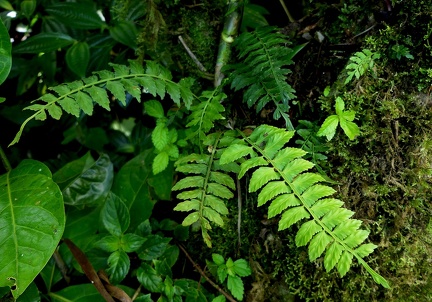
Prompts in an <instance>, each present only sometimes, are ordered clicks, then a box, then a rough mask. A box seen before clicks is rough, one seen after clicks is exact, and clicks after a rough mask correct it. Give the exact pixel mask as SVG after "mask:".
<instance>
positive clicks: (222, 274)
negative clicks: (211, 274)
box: [217, 263, 228, 282]
mask: <svg viewBox="0 0 432 302" xmlns="http://www.w3.org/2000/svg"><path fill="white" fill-rule="evenodd" d="M217 276H218V278H219V282H225V280H226V278H227V277H228V271H227V267H226V265H225V263H223V264H221V265H219V267H218V268H217Z"/></svg>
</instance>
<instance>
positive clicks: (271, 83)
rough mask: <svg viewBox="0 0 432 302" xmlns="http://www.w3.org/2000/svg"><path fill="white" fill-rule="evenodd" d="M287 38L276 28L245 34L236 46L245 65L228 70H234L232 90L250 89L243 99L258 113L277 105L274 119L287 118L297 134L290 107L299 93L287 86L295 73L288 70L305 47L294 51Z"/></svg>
mask: <svg viewBox="0 0 432 302" xmlns="http://www.w3.org/2000/svg"><path fill="white" fill-rule="evenodd" d="M288 43H289V42H288V40H287V38H286V37H285V36H284V35H283V34H281V33H279V32H277V31H276V28H275V27H261V28H258V29H256V30H255V31H253V32H245V33H243V34H241V35H240V36H239V37H238V38H237V39H236V41H235V43H234V45H235V46H236V47H237V48H238V49H239V58H240V59H244V61H243V62H242V63H239V64H235V65H231V66H228V67H227V69H229V70H233V72H232V76H231V77H230V78H231V81H232V82H231V88H234V89H235V90H236V91H237V90H239V89H242V88H245V87H247V88H246V91H245V93H244V96H243V99H244V101H245V102H246V103H247V104H248V106H249V107H252V106H254V105H255V104H256V110H257V112H259V111H261V109H263V108H264V106H265V105H267V104H268V103H269V102H273V103H274V105H276V109H275V111H274V114H273V118H274V119H276V120H277V119H279V118H280V117H283V118H284V119H285V120H286V123H287V126H288V127H289V128H290V129H292V130H294V128H293V126H292V124H291V121H290V119H289V116H288V114H287V112H288V110H289V108H290V103H289V101H290V100H292V99H294V98H295V95H294V93H295V90H294V89H293V88H292V87H291V85H289V84H288V83H287V82H286V75H287V74H289V73H291V70H290V69H288V68H286V67H284V66H287V65H290V64H293V61H292V58H293V57H294V55H295V54H296V53H297V52H299V51H300V50H301V49H302V48H303V47H304V45H305V44H303V45H300V46H297V47H295V48H293V49H291V48H288V47H287V46H286V45H287V44H288Z"/></svg>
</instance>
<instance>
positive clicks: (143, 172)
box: [112, 150, 154, 230]
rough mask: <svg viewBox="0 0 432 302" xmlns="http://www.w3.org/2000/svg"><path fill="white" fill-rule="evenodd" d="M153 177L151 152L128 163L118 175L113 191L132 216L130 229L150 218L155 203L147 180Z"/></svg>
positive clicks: (140, 155)
mask: <svg viewBox="0 0 432 302" xmlns="http://www.w3.org/2000/svg"><path fill="white" fill-rule="evenodd" d="M150 175H151V150H150V151H149V150H148V151H145V152H143V153H141V154H139V155H138V156H136V157H134V158H133V159H131V160H130V161H128V162H127V163H126V164H125V165H124V166H123V167H121V169H120V171H119V172H118V173H117V174H116V176H115V179H114V184H113V187H112V191H113V192H114V193H115V194H116V195H117V196H118V197H120V198H121V199H122V200H123V202H124V203H125V205H126V206H127V208H128V209H129V213H130V216H131V221H130V229H131V230H134V229H135V228H136V227H137V226H138V225H139V224H140V223H141V222H142V221H144V220H146V219H148V218H150V215H151V213H152V209H153V205H154V201H153V200H152V199H151V197H150V192H149V186H148V185H147V180H148V178H149V177H150Z"/></svg>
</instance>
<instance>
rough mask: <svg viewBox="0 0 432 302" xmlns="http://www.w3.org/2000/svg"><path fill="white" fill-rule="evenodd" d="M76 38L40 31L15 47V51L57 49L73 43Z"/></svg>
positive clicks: (34, 51) (27, 51)
mask: <svg viewBox="0 0 432 302" xmlns="http://www.w3.org/2000/svg"><path fill="white" fill-rule="evenodd" d="M74 42H75V40H74V39H73V38H72V37H70V36H68V35H66V34H63V33H40V34H37V35H34V36H31V37H30V38H28V39H27V40H25V41H23V42H21V43H20V44H18V45H17V46H16V47H14V48H13V50H12V51H13V53H35V54H39V53H42V52H50V51H55V50H57V49H60V48H63V47H66V46H69V45H71V44H73V43H74Z"/></svg>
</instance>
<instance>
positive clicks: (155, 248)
mask: <svg viewBox="0 0 432 302" xmlns="http://www.w3.org/2000/svg"><path fill="white" fill-rule="evenodd" d="M146 239H147V240H146V241H144V243H143V244H142V246H141V248H140V249H139V251H138V256H139V257H140V259H142V260H146V261H151V260H153V259H156V258H158V257H160V256H162V255H163V253H164V252H165V250H166V249H167V247H168V243H169V242H170V240H171V239H170V238H165V237H161V236H159V235H149V236H147V237H146Z"/></svg>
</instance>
